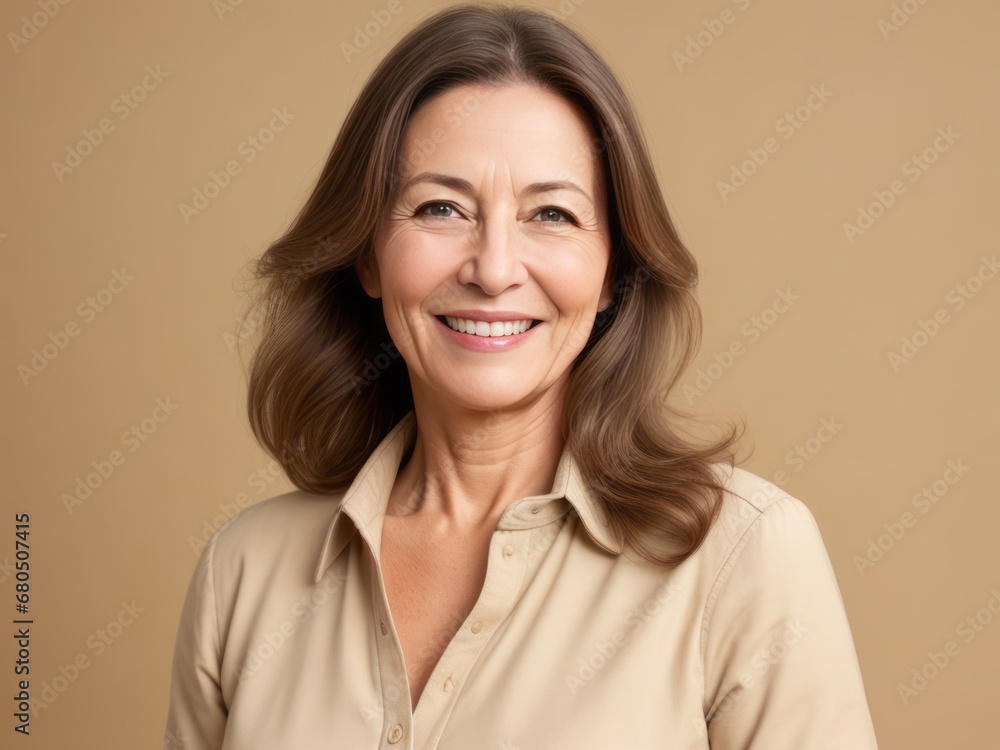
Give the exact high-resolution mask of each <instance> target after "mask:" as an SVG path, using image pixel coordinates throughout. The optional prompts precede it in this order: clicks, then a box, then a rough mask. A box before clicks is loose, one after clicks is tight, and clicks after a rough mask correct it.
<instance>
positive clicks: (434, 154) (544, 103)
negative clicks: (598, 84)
mask: <svg viewBox="0 0 1000 750" xmlns="http://www.w3.org/2000/svg"><path fill="white" fill-rule="evenodd" d="M599 158H600V157H599V149H598V148H597V141H596V134H595V133H594V130H593V128H592V126H591V124H590V122H589V120H588V119H587V118H586V117H585V116H584V114H583V113H582V112H581V111H580V110H579V108H578V107H577V106H576V105H575V104H573V103H572V102H570V101H569V100H567V99H565V98H564V97H562V96H560V95H558V94H556V93H554V92H552V91H549V90H547V89H543V88H541V87H539V86H534V85H529V84H516V85H507V86H499V87H497V86H492V87H487V86H482V85H478V84H476V85H463V86H458V87H453V88H450V89H448V90H446V91H444V92H442V93H440V94H438V95H436V96H435V97H433V98H432V99H430V100H429V101H427V102H425V103H423V104H422V105H421V106H420V108H419V109H418V110H417V111H416V112H415V113H414V114H413V115H412V116H411V118H410V120H409V122H408V123H407V126H406V130H405V132H404V136H403V143H402V165H401V170H400V171H401V173H402V175H403V176H404V177H405V176H411V175H413V174H414V173H416V172H420V171H424V170H433V171H439V172H448V173H450V174H456V175H460V176H464V177H468V178H472V181H473V182H474V183H475V182H477V178H479V177H480V176H483V175H485V172H487V171H488V172H490V173H491V174H494V175H496V176H500V175H501V174H502V175H510V177H511V178H512V179H513V180H515V181H517V182H525V183H527V182H534V181H541V180H560V179H568V180H574V181H577V182H578V183H580V184H581V185H582V186H583V187H585V188H586V189H588V190H600V189H601V188H602V187H603V186H602V185H601V184H600V179H601V177H602V174H601V170H600V168H599V164H600V161H599ZM484 170H485V171H484Z"/></svg>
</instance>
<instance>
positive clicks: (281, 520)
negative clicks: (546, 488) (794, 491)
mask: <svg viewBox="0 0 1000 750" xmlns="http://www.w3.org/2000/svg"><path fill="white" fill-rule="evenodd" d="M415 435H416V423H415V418H414V415H413V412H410V413H409V414H407V416H406V417H405V418H403V419H402V420H401V421H400V422H399V423H398V424H397V425H396V426H395V427H394V428H393V429H392V431H391V432H390V433H389V434H388V435H387V436H386V438H385V439H384V440H383V441H382V442H381V444H380V445H379V446H378V448H377V449H376V450H375V451H374V452H373V453H372V455H371V456H370V457H369V459H368V461H367V463H366V464H365V465H364V467H363V468H362V469H361V471H360V472H359V473H358V475H357V477H356V478H355V480H354V482H353V483H352V484H351V486H350V487H349V488H348V489H347V490H346V491H345V492H342V493H339V494H336V495H315V494H310V493H306V492H302V491H295V492H290V493H287V494H284V495H281V496H279V497H275V498H271V499H269V500H265V501H263V502H261V503H258V504H257V505H254V506H251V507H249V508H247V509H245V510H243V511H242V512H241V513H239V514H238V515H237V516H236V517H234V518H233V519H232V520H231V521H230V522H229V523H228V524H226V525H225V526H224V527H223V528H222V529H220V530H219V531H218V532H217V533H216V534H215V535H214V536H213V537H212V538H211V540H210V541H209V542H208V544H207V545H206V547H205V549H204V550H203V551H202V554H201V556H200V558H199V561H198V564H197V567H196V569H195V571H194V575H193V577H192V579H191V583H190V586H189V588H188V593H187V597H186V600H185V603H184V608H183V612H182V615H181V621H180V627H179V630H178V634H177V642H176V646H175V651H174V661H173V676H172V684H171V689H170V705H169V711H168V719H167V728H166V729H167V732H166V738H167V739H166V742H165V747H166V748H170V749H171V750H176V749H179V748H184V749H185V750H208V749H209V748H212V749H213V750H214V749H217V748H225V749H226V750H277V749H285V748H287V749H288V750H319V749H320V748H323V750H341V749H343V750H374V749H375V748H384V749H385V750H401V749H402V748H406V749H407V750H480V749H482V750H707V749H708V748H709V747H711V748H712V750H736V749H737V748H741V749H748V748H755V749H756V748H759V749H760V750H870V749H874V748H876V740H875V733H874V729H873V726H872V721H871V716H870V713H869V709H868V704H867V700H866V695H865V690H864V685H863V682H862V678H861V672H860V669H859V665H858V659H857V655H856V652H855V648H854V643H853V640H852V636H851V631H850V627H849V624H848V619H847V616H846V613H845V609H844V604H843V600H842V598H841V595H840V591H839V588H838V585H837V581H836V578H835V575H834V571H833V568H832V566H831V564H830V560H829V557H828V555H827V552H826V549H825V546H824V543H823V540H822V537H821V535H820V531H819V529H818V528H817V525H816V522H815V520H814V518H813V516H812V514H811V513H810V511H809V510H808V508H807V507H806V506H805V505H804V504H803V503H802V502H801V501H799V500H798V499H796V498H794V497H792V496H790V495H788V494H787V493H786V492H784V491H782V490H781V489H779V488H778V487H776V486H775V485H773V484H771V483H769V482H767V481H766V480H764V479H762V478H761V477H759V476H757V475H755V474H752V473H750V472H748V471H746V470H744V469H740V468H731V467H728V466H725V465H722V464H716V465H715V466H714V468H716V470H718V471H719V472H721V473H720V476H721V477H723V478H724V480H725V482H726V486H727V488H728V490H730V491H729V492H727V493H726V495H725V502H724V505H723V507H722V510H721V513H720V515H719V516H718V518H717V520H716V521H715V523H714V524H713V526H712V528H711V531H710V532H709V534H708V536H707V537H706V539H705V541H704V543H703V544H702V545H701V546H700V547H699V548H698V550H697V551H696V552H695V553H694V554H693V555H691V556H690V557H689V558H688V559H686V560H685V561H684V562H683V563H682V564H680V565H678V566H676V567H674V568H673V569H668V568H665V567H662V566H657V565H653V564H650V563H645V562H642V561H638V559H637V558H635V557H634V556H626V555H623V554H621V552H622V550H621V548H620V546H619V545H616V544H615V542H614V540H613V539H612V537H611V535H610V533H609V529H608V526H607V524H606V521H605V516H604V514H603V512H602V511H601V506H600V505H598V503H597V501H596V499H595V497H594V496H593V494H591V493H590V492H588V489H587V487H586V486H585V484H584V483H583V481H582V477H581V474H580V472H579V469H578V467H577V465H576V463H575V462H574V459H573V456H572V455H571V453H570V452H569V451H568V449H566V450H564V451H563V454H562V456H561V458H560V460H559V464H558V468H557V471H556V476H555V481H554V485H553V488H552V492H550V493H549V494H546V495H539V496H533V497H525V498H522V499H520V500H518V501H516V502H514V503H512V504H511V505H510V506H508V507H507V508H506V509H505V510H504V512H503V514H502V515H501V517H500V519H499V522H498V524H497V528H496V530H495V531H494V533H493V535H492V539H491V541H490V546H489V557H488V567H487V572H486V578H485V583H484V585H483V588H482V592H481V594H480V596H479V599H478V601H477V602H476V604H475V606H474V608H473V609H472V611H471V612H470V613H469V615H468V617H467V618H466V619H465V621H464V622H463V623H462V625H461V627H460V628H459V630H458V632H457V633H456V634H455V636H454V637H453V638H452V639H451V640H450V642H448V643H447V644H442V649H441V651H442V652H441V656H440V658H439V660H438V662H437V664H436V665H435V667H434V669H433V672H432V673H431V675H430V678H429V680H428V681H427V684H426V686H425V688H424V690H423V692H422V694H421V695H420V698H419V701H418V703H417V705H416V709H415V710H412V711H411V701H410V694H409V686H408V682H407V677H406V669H405V665H404V660H403V652H402V649H401V647H400V643H399V640H398V638H397V634H396V628H395V626H394V623H393V618H392V615H391V613H390V609H389V602H388V599H387V597H386V592H385V586H384V585H383V579H382V572H381V566H380V562H379V561H380V556H379V543H380V540H381V531H382V521H383V518H384V514H385V509H386V505H387V502H388V498H389V493H390V490H391V488H392V486H393V482H394V479H395V477H396V472H397V470H398V469H399V465H400V462H401V460H402V457H403V456H404V454H405V453H406V451H407V449H408V448H409V447H410V446H412V444H413V441H414V439H415Z"/></svg>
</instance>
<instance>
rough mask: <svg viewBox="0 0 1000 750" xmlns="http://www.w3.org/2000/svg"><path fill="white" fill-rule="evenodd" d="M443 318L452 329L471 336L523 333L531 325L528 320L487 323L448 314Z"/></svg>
mask: <svg viewBox="0 0 1000 750" xmlns="http://www.w3.org/2000/svg"><path fill="white" fill-rule="evenodd" d="M444 319H445V321H446V322H447V323H448V327H449V328H451V329H452V330H454V331H458V332H459V333H469V334H472V335H473V336H490V337H496V336H513V335H516V334H518V333H524V332H525V331H527V330H528V328H530V327H531V321H530V320H502V321H501V320H498V321H495V322H493V323H487V322H486V321H484V320H469V319H467V318H453V317H451V316H450V315H445V316H444Z"/></svg>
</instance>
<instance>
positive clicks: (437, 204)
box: [415, 201, 460, 219]
mask: <svg viewBox="0 0 1000 750" xmlns="http://www.w3.org/2000/svg"><path fill="white" fill-rule="evenodd" d="M429 208H430V209H437V208H444V209H448V210H450V211H454V212H455V213H454V214H446V213H445V214H442V213H428V212H427V209H429ZM415 215H416V216H426V217H428V218H431V219H453V218H455V217H456V216H459V215H460V214H459V213H458V209H457V208H455V207H454V206H453V205H452V204H450V203H448V202H446V201H431V202H429V203H424V204H423V205H422V206H420V208H418V209H417V210H416V213H415Z"/></svg>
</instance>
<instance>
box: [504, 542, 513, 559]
mask: <svg viewBox="0 0 1000 750" xmlns="http://www.w3.org/2000/svg"><path fill="white" fill-rule="evenodd" d="M513 554H514V547H513V545H510V544H505V545H504V546H503V556H504V557H510V556H511V555H513Z"/></svg>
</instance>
